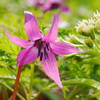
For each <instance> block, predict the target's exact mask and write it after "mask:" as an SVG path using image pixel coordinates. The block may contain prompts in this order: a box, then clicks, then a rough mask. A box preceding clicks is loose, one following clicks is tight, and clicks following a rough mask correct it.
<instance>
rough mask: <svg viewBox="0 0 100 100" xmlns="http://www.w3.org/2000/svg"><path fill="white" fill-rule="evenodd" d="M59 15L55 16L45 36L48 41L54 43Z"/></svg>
mask: <svg viewBox="0 0 100 100" xmlns="http://www.w3.org/2000/svg"><path fill="white" fill-rule="evenodd" d="M58 24H59V14H55V16H54V19H53V24H52V26H51V29H50V31H49V33H48V34H47V35H46V36H45V39H46V40H48V41H55V40H56V39H57V35H58Z"/></svg>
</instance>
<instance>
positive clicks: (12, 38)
mask: <svg viewBox="0 0 100 100" xmlns="http://www.w3.org/2000/svg"><path fill="white" fill-rule="evenodd" d="M3 28H4V31H5V33H6V35H7V37H8V38H9V40H10V41H11V42H13V43H15V44H17V45H19V46H21V47H23V48H28V47H29V46H30V45H31V43H30V42H29V41H27V40H24V39H21V38H18V37H16V36H12V35H10V34H9V33H8V32H7V29H6V27H5V26H4V25H3Z"/></svg>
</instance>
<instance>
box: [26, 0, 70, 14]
mask: <svg viewBox="0 0 100 100" xmlns="http://www.w3.org/2000/svg"><path fill="white" fill-rule="evenodd" d="M28 2H29V3H30V4H33V5H35V6H38V7H41V8H42V9H43V11H44V12H46V11H50V10H53V9H58V8H59V9H60V10H61V11H62V12H68V11H69V8H68V7H67V6H65V5H64V0H28Z"/></svg>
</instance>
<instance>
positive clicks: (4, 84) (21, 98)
mask: <svg viewBox="0 0 100 100" xmlns="http://www.w3.org/2000/svg"><path fill="white" fill-rule="evenodd" d="M0 84H1V85H3V86H5V87H6V88H7V89H9V90H10V91H12V92H13V88H11V87H10V86H9V85H7V84H6V83H2V82H1V83H0ZM17 96H18V97H19V98H20V100H25V99H24V97H23V96H21V95H20V94H19V93H17Z"/></svg>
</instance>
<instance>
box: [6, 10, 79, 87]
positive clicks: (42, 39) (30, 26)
mask: <svg viewBox="0 0 100 100" xmlns="http://www.w3.org/2000/svg"><path fill="white" fill-rule="evenodd" d="M58 23H59V15H58V14H56V15H55V16H54V19H53V24H52V26H51V28H50V31H49V32H48V34H47V35H42V34H41V32H40V30H39V27H38V24H37V20H36V18H35V16H34V15H32V13H30V12H26V11H25V30H26V33H27V35H28V38H29V40H24V39H21V38H18V37H15V36H11V35H10V34H9V33H8V32H6V35H7V36H8V38H9V39H10V41H12V42H13V43H15V44H17V45H19V46H20V47H22V48H23V49H22V50H21V51H20V52H19V54H18V57H17V65H18V66H20V67H21V66H23V65H25V64H28V63H30V62H32V61H35V60H36V59H37V58H38V57H39V58H40V61H41V64H42V67H43V69H44V72H45V73H46V74H47V76H48V77H50V78H51V79H52V80H54V82H55V83H56V84H58V86H59V87H60V88H62V83H61V81H60V76H59V71H58V67H57V63H56V58H55V54H59V55H66V54H70V53H80V52H81V51H80V50H78V49H77V48H75V47H74V46H72V45H70V44H66V43H63V42H56V40H57V34H58Z"/></svg>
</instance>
